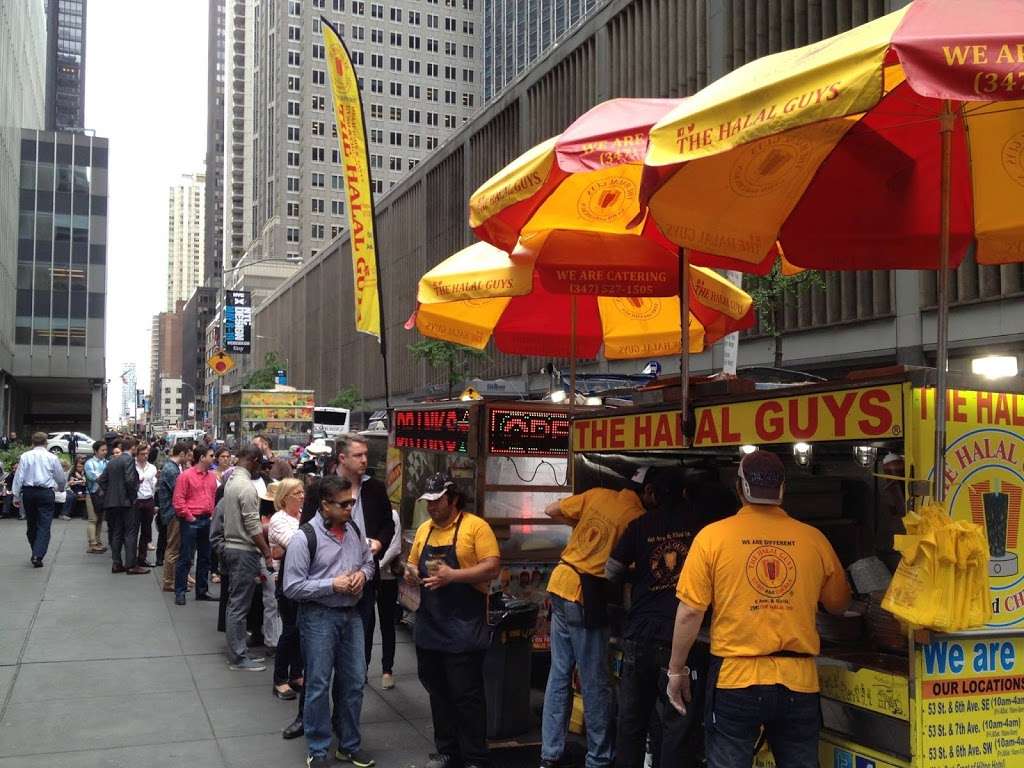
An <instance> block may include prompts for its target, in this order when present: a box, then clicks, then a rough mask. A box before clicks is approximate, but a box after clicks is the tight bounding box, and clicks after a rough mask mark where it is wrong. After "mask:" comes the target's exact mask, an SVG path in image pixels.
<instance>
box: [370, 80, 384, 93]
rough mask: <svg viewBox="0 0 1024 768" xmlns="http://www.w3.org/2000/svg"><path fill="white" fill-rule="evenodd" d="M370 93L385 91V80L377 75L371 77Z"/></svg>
mask: <svg viewBox="0 0 1024 768" xmlns="http://www.w3.org/2000/svg"><path fill="white" fill-rule="evenodd" d="M370 93H384V81H383V80H379V79H377V78H376V77H373V78H370Z"/></svg>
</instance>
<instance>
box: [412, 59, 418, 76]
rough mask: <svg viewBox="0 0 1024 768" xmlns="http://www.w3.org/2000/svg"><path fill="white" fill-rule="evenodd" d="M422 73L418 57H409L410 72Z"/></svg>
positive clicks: (414, 73) (413, 73)
mask: <svg viewBox="0 0 1024 768" xmlns="http://www.w3.org/2000/svg"><path fill="white" fill-rule="evenodd" d="M419 73H420V62H419V60H418V59H409V74H410V75H418V74H419Z"/></svg>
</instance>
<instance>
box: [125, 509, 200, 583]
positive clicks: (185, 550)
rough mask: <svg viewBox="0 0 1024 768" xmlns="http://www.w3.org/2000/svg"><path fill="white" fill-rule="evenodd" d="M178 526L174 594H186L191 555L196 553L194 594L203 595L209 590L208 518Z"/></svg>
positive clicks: (182, 523)
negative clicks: (179, 531)
mask: <svg viewBox="0 0 1024 768" xmlns="http://www.w3.org/2000/svg"><path fill="white" fill-rule="evenodd" d="M178 524H179V525H180V526H181V550H180V554H179V555H178V565H177V568H175V570H174V594H176V595H184V594H185V593H186V592H188V571H189V568H191V567H192V555H193V554H195V553H196V552H197V551H198V557H197V558H196V594H197V595H205V594H206V593H207V592H208V591H209V588H210V585H209V577H210V517H209V516H208V515H207V516H206V517H197V518H196V519H195V520H194V521H193V522H191V523H188V522H185V521H184V520H179V521H178ZM137 543H138V542H136V544H137Z"/></svg>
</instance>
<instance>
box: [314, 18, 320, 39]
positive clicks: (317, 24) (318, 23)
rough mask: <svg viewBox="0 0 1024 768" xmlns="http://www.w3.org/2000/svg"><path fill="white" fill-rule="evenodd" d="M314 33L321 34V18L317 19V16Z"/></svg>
mask: <svg viewBox="0 0 1024 768" xmlns="http://www.w3.org/2000/svg"><path fill="white" fill-rule="evenodd" d="M313 34H314V35H319V34H320V19H317V18H314V19H313Z"/></svg>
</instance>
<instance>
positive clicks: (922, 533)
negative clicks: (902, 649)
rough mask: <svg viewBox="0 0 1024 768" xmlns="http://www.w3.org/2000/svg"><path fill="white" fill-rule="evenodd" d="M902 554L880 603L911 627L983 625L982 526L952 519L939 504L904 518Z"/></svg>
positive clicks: (898, 543)
mask: <svg viewBox="0 0 1024 768" xmlns="http://www.w3.org/2000/svg"><path fill="white" fill-rule="evenodd" d="M903 525H904V528H905V529H906V531H907V533H906V535H905V536H896V537H894V538H895V541H894V545H893V546H894V548H895V549H896V551H897V552H899V553H900V554H901V555H902V558H901V560H900V564H899V567H898V568H897V569H896V573H895V575H894V576H893V577H892V582H891V583H890V584H889V589H888V591H887V592H886V593H885V599H883V600H882V607H883V608H884V609H885V610H887V611H889V612H890V613H891V614H893V615H894V616H896V617H897V618H898V619H900V620H901V621H903V622H905V623H907V624H909V625H910V626H912V627H915V628H916V627H924V628H927V629H934V630H937V631H941V632H953V631H958V630H963V629H975V628H978V627H983V626H984V625H985V624H986V623H988V621H989V619H991V617H992V614H991V606H990V604H989V597H988V558H989V550H988V542H987V540H986V538H985V531H984V529H983V528H982V527H981V526H978V525H975V524H974V523H968V522H964V521H960V520H953V519H952V518H950V516H949V515H948V514H946V510H945V509H944V508H943V507H942V506H941V505H938V504H929V505H927V506H925V507H923V508H922V509H921V510H920V511H919V512H917V513H915V512H911V513H909V514H908V515H907V516H906V517H904V518H903Z"/></svg>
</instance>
